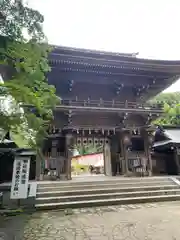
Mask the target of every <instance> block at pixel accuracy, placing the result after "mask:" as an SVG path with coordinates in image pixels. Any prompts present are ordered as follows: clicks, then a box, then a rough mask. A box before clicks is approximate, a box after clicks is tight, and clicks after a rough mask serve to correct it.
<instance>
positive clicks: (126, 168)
mask: <svg viewBox="0 0 180 240" xmlns="http://www.w3.org/2000/svg"><path fill="white" fill-rule="evenodd" d="M121 139H122V141H121V145H122V154H123V159H124V164H123V165H124V166H123V168H124V169H123V170H124V174H128V173H129V166H128V154H127V146H128V144H129V142H130V139H129V136H128V135H127V134H126V133H125V132H121Z"/></svg>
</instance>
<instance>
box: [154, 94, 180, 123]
mask: <svg viewBox="0 0 180 240" xmlns="http://www.w3.org/2000/svg"><path fill="white" fill-rule="evenodd" d="M150 103H155V104H156V103H162V104H163V105H164V114H163V115H162V116H161V117H160V118H159V119H157V120H156V121H155V122H154V123H155V124H158V125H180V92H175V93H161V94H159V95H157V96H156V97H155V98H153V99H152V100H150Z"/></svg>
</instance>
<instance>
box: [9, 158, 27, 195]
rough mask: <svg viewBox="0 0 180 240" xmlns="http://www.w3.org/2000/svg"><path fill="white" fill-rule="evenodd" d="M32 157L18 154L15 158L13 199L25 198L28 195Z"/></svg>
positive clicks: (12, 186)
mask: <svg viewBox="0 0 180 240" xmlns="http://www.w3.org/2000/svg"><path fill="white" fill-rule="evenodd" d="M29 168H30V157H24V156H22V157H21V156H18V157H15V159H14V165H13V176H12V185H11V199H25V198H27V195H28V182H29Z"/></svg>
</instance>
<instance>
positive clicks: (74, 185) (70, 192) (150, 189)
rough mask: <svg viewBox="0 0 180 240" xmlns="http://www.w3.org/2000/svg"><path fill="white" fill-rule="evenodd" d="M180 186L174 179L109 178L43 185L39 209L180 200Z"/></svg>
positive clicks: (38, 192) (39, 195)
mask: <svg viewBox="0 0 180 240" xmlns="http://www.w3.org/2000/svg"><path fill="white" fill-rule="evenodd" d="M179 184H180V182H179V181H178V180H177V179H176V178H170V177H144V178H122V177H119V178H117V177H114V178H112V177H111V178H109V177H107V178H105V179H103V180H98V179H97V180H95V181H84V182H82V181H68V182H61V181H59V182H47V183H45V182H44V183H43V182H41V183H39V184H38V186H37V193H36V205H35V207H36V208H37V209H56V208H60V209H65V208H79V207H81V208H82V207H91V206H105V205H120V204H135V203H145V202H161V201H175V200H180V185H179Z"/></svg>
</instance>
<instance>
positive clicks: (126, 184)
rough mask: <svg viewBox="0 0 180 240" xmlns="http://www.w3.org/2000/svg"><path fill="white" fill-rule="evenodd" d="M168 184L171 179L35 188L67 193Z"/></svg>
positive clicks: (43, 190)
mask: <svg viewBox="0 0 180 240" xmlns="http://www.w3.org/2000/svg"><path fill="white" fill-rule="evenodd" d="M168 184H172V185H173V184H174V185H175V183H174V182H173V181H172V180H171V179H167V180H166V181H162V182H161V181H152V182H151V181H145V180H142V181H138V182H135V181H132V182H111V181H110V182H108V183H105V184H99V182H96V183H94V184H92V183H91V184H82V185H74V184H73V185H71V184H70V183H69V184H68V185H66V186H64V185H63V186H62V185H61V183H58V184H55V185H46V186H44V185H43V186H42V185H41V184H38V187H37V191H38V192H47V191H62V190H63V189H66V190H68V191H70V190H75V189H76V190H78V189H83V190H85V189H88V188H91V189H99V188H104V189H105V188H113V187H115V186H117V187H119V188H120V187H133V186H134V187H135V186H141V187H143V186H152V185H153V186H154V185H157V186H160V185H168Z"/></svg>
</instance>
